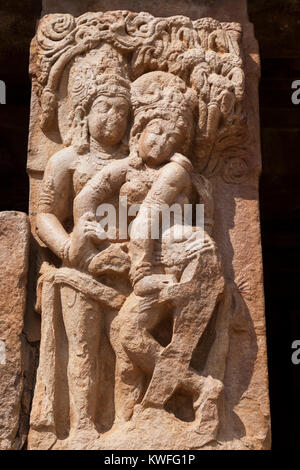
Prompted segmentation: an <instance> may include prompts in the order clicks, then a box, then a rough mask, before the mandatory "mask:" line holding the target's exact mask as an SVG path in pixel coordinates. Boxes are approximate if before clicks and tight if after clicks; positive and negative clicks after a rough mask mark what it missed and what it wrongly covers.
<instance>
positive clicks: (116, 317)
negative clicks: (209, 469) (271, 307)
mask: <svg viewBox="0 0 300 470" xmlns="http://www.w3.org/2000/svg"><path fill="white" fill-rule="evenodd" d="M100 3H101V2H95V3H94V4H93V5H94V6H93V9H95V8H96V7H95V5H97V7H99V8H100ZM117 3H118V2H116V4H117ZM119 3H120V2H119ZM119 3H118V4H119ZM132 3H134V4H135V5H136V6H137V5H138V6H140V5H141V2H128V4H130V5H131V4H132ZM142 3H143V10H145V9H146V8H145V6H146V5H145V4H148V3H147V2H142ZM72 5H73V8H74V10H72V13H73V12H75V13H76V14H79V13H83V11H82V9H84V5H82V4H80V5H79V3H76V4H74V3H72ZM183 5H185V6H186V9H183V10H184V11H181V13H183V12H184V13H186V14H187V15H191V18H192V20H193V21H191V19H190V18H188V17H184V16H180V17H172V16H170V17H169V15H171V14H175V13H178V11H177V9H176V8H178V6H183ZM234 5H237V2H235V1H234V0H232V1H230V0H228V1H226V0H224V1H222V2H203V3H202V4H201V5H200V4H199V3H198V2H174V4H172V6H171V7H170V11H169V9H168V14H166V8H165V7H164V8H165V9H164V11H162V10H163V8H162V9H160V10H159V12H160V14H161V15H162V16H164V17H163V18H162V17H153V16H152V15H151V14H149V13H140V14H138V13H130V12H126V11H115V12H107V13H95V14H93V13H87V14H84V15H83V16H81V17H79V18H75V17H74V16H72V15H70V14H59V15H57V14H56V15H50V16H47V17H45V18H44V19H43V20H42V21H41V22H40V25H39V28H38V32H37V36H36V38H35V40H34V41H33V44H32V61H31V72H32V75H33V100H32V115H31V129H30V145H29V148H30V152H29V159H28V168H29V173H30V176H31V209H30V212H31V220H32V227H33V234H34V236H35V237H36V240H37V241H38V243H39V244H40V247H41V248H40V256H39V266H40V267H41V269H40V278H39V281H38V287H37V311H40V312H41V313H42V328H41V346H40V363H39V368H38V374H37V383H36V388H35V392H34V399H33V407H32V412H31V430H30V433H29V441H28V442H29V448H30V449H49V448H52V449H75V448H82V449H89V448H93V449H105V448H109V449H117V448H122V449H126V448H127V449H128V448H135V449H141V448H145V449H154V448H156V449H157V448H161V449H167V448H169V449H180V448H181V449H192V448H193V449H195V448H197V449H208V448H216V449H231V448H232V449H263V448H268V447H269V445H270V439H269V426H270V423H269V403H268V384H267V369H266V347H265V324H264V311H263V291H262V269H261V252H260V235H259V213H258V175H259V171H260V153H259V131H258V100H257V82H258V74H259V61H258V53H257V44H256V41H255V39H254V37H253V31H252V27H251V25H250V24H249V23H248V22H247V19H246V16H245V8H244V7H245V3H244V2H243V4H242V6H243V8H240V9H239V10H235V9H234ZM239 5H240V3H239ZM113 6H114V5H113ZM77 7H79V8H80V9H79V10H77V9H76V8H77ZM89 7H91V8H92V6H91V5H90V4H89ZM198 7H199V8H198ZM64 8H66V9H67V10H68V4H67V3H65V4H64ZM122 8H124V5H123V4H122ZM191 8H194V10H193V13H191ZM133 9H134V8H133ZM137 9H138V8H137ZM152 9H153V5H152V6H151V7H149V10H151V12H152ZM60 11H61V9H60ZM64 11H66V10H64ZM155 14H156V15H158V14H159V13H158V12H156V13H155ZM204 14H205V15H207V16H210V17H203V15H204ZM212 17H213V18H212ZM197 18H198V19H197ZM237 19H238V20H239V21H240V22H241V23H242V25H240V24H237V23H233V22H228V21H237ZM45 51H46V52H45ZM66 117H67V118H66ZM246 119H247V122H246ZM120 196H122V197H125V196H126V197H127V201H128V203H129V206H130V207H131V208H133V206H134V205H135V204H139V208H138V212H137V213H136V216H135V218H134V217H133V219H134V220H133V222H132V218H127V214H126V221H125V225H126V228H127V226H128V224H129V223H130V222H132V223H131V234H130V237H128V238H127V237H125V239H124V236H121V223H120V225H118V226H117V229H118V230H116V232H115V233H116V238H115V237H113V234H112V232H113V230H112V229H113V224H111V225H110V229H111V230H112V231H111V232H110V234H109V237H108V239H106V240H104V239H103V233H104V231H103V227H102V228H101V226H100V224H99V214H98V210H97V209H98V206H99V205H101V204H103V203H106V204H107V203H110V204H112V205H113V207H114V208H115V207H117V209H118V210H119V211H120V212H121V209H120V206H119V205H118V198H119V197H120ZM200 202H201V203H204V206H205V214H204V215H205V224H204V227H201V226H200V225H198V224H197V223H196V220H193V221H192V222H191V226H190V231H189V232H188V233H185V234H184V235H183V234H182V233H181V234H180V229H181V228H182V221H181V222H176V223H174V224H173V225H172V226H171V227H169V228H168V229H164V230H162V232H160V234H159V238H158V240H157V241H155V243H154V242H153V240H151V238H149V236H147V235H148V233H147V230H148V227H147V224H148V223H149V222H150V224H151V223H152V221H153V220H154V216H155V214H156V213H157V212H158V209H159V208H160V207H161V206H162V205H163V204H165V205H167V206H171V205H173V204H174V203H178V204H179V205H180V207H182V206H183V204H187V203H190V204H192V205H193V210H196V204H198V203H200ZM147 210H152V212H150V213H148V212H147ZM153 214H154V215H153Z"/></svg>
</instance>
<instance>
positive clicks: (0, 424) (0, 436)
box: [0, 212, 30, 450]
mask: <svg viewBox="0 0 300 470" xmlns="http://www.w3.org/2000/svg"><path fill="white" fill-rule="evenodd" d="M29 235H30V228H29V221H28V216H27V215H26V214H23V213H21V212H1V213H0V264H1V271H0V449H1V450H10V449H19V448H20V446H21V445H22V444H23V443H24V442H23V441H24V436H23V435H22V432H21V433H20V432H19V426H20V413H21V400H22V392H23V371H24V363H23V361H24V355H23V350H22V330H23V318H24V312H25V306H26V284H27V268H28V246H29ZM25 438H26V436H25ZM22 440H23V441H22Z"/></svg>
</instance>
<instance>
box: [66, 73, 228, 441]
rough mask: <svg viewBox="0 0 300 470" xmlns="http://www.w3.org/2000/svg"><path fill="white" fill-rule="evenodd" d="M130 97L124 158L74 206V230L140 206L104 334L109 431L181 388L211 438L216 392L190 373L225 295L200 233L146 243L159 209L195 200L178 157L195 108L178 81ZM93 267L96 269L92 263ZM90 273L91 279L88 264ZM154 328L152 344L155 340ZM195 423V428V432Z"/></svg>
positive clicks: (137, 89)
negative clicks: (111, 413)
mask: <svg viewBox="0 0 300 470" xmlns="http://www.w3.org/2000/svg"><path fill="white" fill-rule="evenodd" d="M131 96H132V105H133V109H134V124H133V127H132V130H131V139H130V156H129V157H128V158H126V159H123V160H121V161H118V162H114V163H112V164H111V165H109V166H107V167H106V168H104V169H103V170H102V171H100V172H99V173H98V174H96V175H95V176H94V177H93V178H92V179H91V180H90V181H89V183H88V184H87V185H86V186H85V187H84V188H83V189H82V191H81V192H80V193H79V194H78V195H77V197H76V198H75V202H74V220H75V225H76V224H80V223H81V220H82V219H84V217H86V214H87V213H92V214H94V215H95V213H96V208H97V206H98V205H99V204H101V203H102V202H103V201H104V200H105V199H106V198H107V195H108V194H109V195H110V197H113V196H114V195H115V194H116V193H119V194H120V195H122V196H126V197H127V201H128V204H129V206H132V205H134V204H140V208H139V211H138V214H137V216H136V218H135V219H134V221H133V222H132V224H131V234H130V236H131V239H130V243H129V254H130V258H131V269H130V279H131V283H132V286H133V292H132V293H131V295H130V296H129V297H128V298H127V300H126V301H125V303H124V304H123V306H122V308H121V310H120V312H119V314H118V315H117V316H116V318H115V319H114V320H113V322H112V324H111V329H110V340H111V343H112V346H113V349H114V351H115V354H116V373H115V411H116V418H115V424H116V425H120V424H122V423H125V422H127V421H128V420H130V419H131V418H132V416H133V412H134V410H137V409H138V407H137V406H136V405H138V404H141V406H142V409H145V408H147V407H150V408H151V407H152V408H153V409H154V408H155V409H156V410H157V409H161V410H163V409H164V407H166V406H167V402H168V400H169V399H171V396H172V394H174V393H176V392H177V391H178V389H181V388H182V389H184V390H185V392H187V394H190V396H191V400H192V402H193V404H194V405H193V406H194V411H197V410H198V409H200V412H199V413H200V414H201V417H202V423H203V422H204V421H205V419H209V416H211V414H213V415H214V419H213V423H212V426H211V429H212V431H211V433H212V434H213V435H215V434H216V429H217V427H218V419H217V411H216V410H217V407H216V402H217V401H218V400H219V397H220V393H221V391H222V388H223V387H222V384H221V382H220V381H218V380H215V379H213V378H211V377H208V378H207V380H206V379H204V378H203V377H200V376H199V374H197V373H196V372H193V371H192V370H191V369H190V367H189V365H190V361H191V358H192V353H193V350H194V349H195V347H196V345H197V342H198V340H199V338H200V337H201V334H203V331H204V329H205V327H206V326H207V324H208V322H209V320H210V318H211V316H212V313H213V311H214V309H215V307H216V304H217V302H218V299H219V296H220V295H221V294H222V292H223V288H224V281H223V277H222V274H221V270H220V263H219V260H218V258H217V252H216V248H215V245H214V243H213V241H212V239H211V238H210V236H209V234H208V233H207V232H206V233H205V234H203V233H202V235H204V244H203V243H202V240H201V237H198V236H197V235H200V234H201V230H202V232H203V228H202V229H201V227H198V228H197V227H190V231H189V233H188V234H186V233H185V235H181V236H180V237H179V240H178V239H177V240H176V235H175V232H176V231H178V229H179V228H180V227H178V226H176V225H174V226H173V227H171V229H169V230H167V231H166V232H163V233H161V234H160V240H158V241H157V240H153V239H152V238H151V234H150V228H151V225H152V223H153V220H154V219H155V217H157V214H158V212H159V211H160V210H161V208H162V206H164V205H167V206H172V205H173V204H174V203H177V204H179V205H180V206H183V205H184V204H187V203H189V202H193V201H194V200H195V199H194V198H195V193H196V191H195V182H194V178H193V166H192V164H191V162H190V160H189V159H188V158H187V156H186V155H188V154H189V148H190V145H191V142H192V136H193V126H194V112H195V109H196V105H197V98H196V95H195V94H194V92H193V91H192V90H191V89H189V88H187V87H186V85H185V83H184V82H183V80H181V79H180V78H179V77H176V76H174V75H172V74H170V73H166V72H150V73H148V74H145V75H143V76H142V77H140V78H138V79H137V80H136V81H135V82H134V83H133V84H132V93H131ZM203 183H204V185H203ZM196 186H198V190H199V193H200V194H201V195H202V196H203V195H205V193H206V192H207V187H206V186H205V180H204V179H202V180H201V177H200V179H198V182H197V184H196ZM208 199H209V198H207V201H206V202H209V200H208ZM158 220H159V219H158ZM210 229H211V227H210ZM176 243H177V244H179V245H180V249H179V252H180V251H181V252H182V253H181V256H179V257H177V259H176V256H175V259H174V257H173V258H172V246H173V245H176ZM157 248H158V249H157ZM175 251H176V250H175ZM177 254H178V253H177ZM179 254H180V253H179ZM173 255H174V253H173ZM98 257H99V259H101V253H100V254H99V255H98ZM92 263H93V268H94V269H95V271H97V256H96V257H95V258H94V259H93V262H92ZM201 296H202V298H201ZM166 313H170V316H171V323H172V325H171V326H170V328H169V330H170V331H167V330H168V328H167V327H166V326H163V325H162V327H161V328H159V325H160V323H162V320H163V319H164V318H165V316H166ZM157 327H158V329H160V333H159V336H160V339H158V338H157V337H155V333H154V331H155V330H156V329H157ZM168 335H169V338H168V339H167V336H168ZM205 407H206V408H205ZM173 411H174V410H173ZM199 413H198V416H197V421H198V424H197V426H200V427H201V419H200V416H199ZM175 414H176V413H175ZM209 435H210V433H207V429H206V436H209Z"/></svg>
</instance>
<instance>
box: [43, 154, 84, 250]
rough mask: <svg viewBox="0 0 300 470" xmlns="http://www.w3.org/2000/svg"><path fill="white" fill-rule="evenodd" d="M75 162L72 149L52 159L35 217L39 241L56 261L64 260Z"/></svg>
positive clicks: (66, 248) (48, 166) (45, 176)
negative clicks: (64, 224)
mask: <svg viewBox="0 0 300 470" xmlns="http://www.w3.org/2000/svg"><path fill="white" fill-rule="evenodd" d="M74 159H75V154H74V151H73V149H72V148H68V149H63V150H62V151H60V152H58V153H56V154H55V155H53V156H52V157H51V158H50V160H49V162H48V164H47V167H46V170H45V174H44V178H43V186H42V192H41V196H40V201H39V208H38V214H37V233H38V235H39V237H40V239H41V240H42V241H43V242H44V243H45V244H46V245H47V246H48V248H50V250H51V251H52V252H53V253H55V254H56V255H57V256H58V257H59V258H61V259H64V257H65V256H66V253H67V251H68V248H69V245H70V237H69V235H68V233H67V232H66V230H65V228H64V226H63V223H64V222H65V221H66V220H67V219H68V218H70V216H71V215H72V200H71V193H72V187H71V184H72V174H71V172H70V167H71V165H72V162H73V161H74Z"/></svg>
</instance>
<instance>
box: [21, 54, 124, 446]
mask: <svg viewBox="0 0 300 470" xmlns="http://www.w3.org/2000/svg"><path fill="white" fill-rule="evenodd" d="M68 87H69V90H68V93H69V99H70V100H71V104H72V109H73V111H72V125H71V129H70V134H69V145H68V146H67V147H66V148H64V149H63V150H61V151H60V152H58V153H56V154H55V155H53V156H52V157H51V158H50V160H49V162H48V164H47V167H46V170H45V174H44V179H43V188H42V194H41V196H40V204H39V210H38V215H37V231H38V234H39V237H40V238H41V240H42V241H43V242H44V243H45V245H46V246H47V247H48V248H49V249H50V250H51V252H52V253H53V254H54V255H56V257H55V259H54V262H53V264H52V265H46V266H44V267H43V275H42V277H41V279H40V282H39V290H40V291H41V311H42V312H41V313H42V337H41V347H40V351H41V354H40V364H39V369H38V375H37V383H36V389H35V394H34V401H33V409H32V414H31V432H30V436H29V440H30V445H31V448H34V447H35V443H37V442H38V441H42V440H43V441H44V443H45V444H44V445H45V448H48V447H49V446H52V445H53V444H54V443H55V440H56V439H57V438H58V437H59V438H60V439H65V438H66V437H67V436H68V435H69V434H70V437H71V438H73V439H74V440H75V441H76V439H77V440H78V442H81V444H80V445H84V442H85V436H86V439H88V441H91V442H93V441H95V439H96V438H98V436H99V433H98V430H97V429H96V425H95V421H96V418H95V414H96V410H97V406H98V405H99V403H98V401H99V399H98V396H99V360H100V359H99V345H100V343H101V331H102V328H103V309H104V307H105V306H108V307H109V308H113V309H115V308H119V307H120V305H121V304H122V301H123V296H122V295H120V294H119V293H118V292H117V291H116V290H113V289H111V288H109V287H106V286H103V284H101V283H100V282H99V281H98V280H96V279H94V278H93V277H92V275H91V274H90V273H89V272H88V265H89V262H90V255H91V250H90V246H91V245H90V244H91V240H93V242H95V243H96V242H97V239H98V236H99V231H98V227H97V224H95V223H93V222H92V221H90V220H89V217H86V218H85V219H84V221H83V222H82V223H81V225H80V227H78V226H77V228H76V232H75V231H73V232H72V230H73V200H74V197H76V195H77V194H78V193H79V192H80V191H81V190H82V188H84V186H85V185H86V184H87V182H88V181H89V180H90V179H91V178H92V176H93V175H94V174H95V173H96V172H99V170H100V169H101V168H104V167H105V166H106V165H107V164H108V163H109V162H111V161H118V160H119V159H120V158H123V157H125V152H126V146H125V145H122V141H123V140H124V141H125V137H126V129H127V124H128V119H129V110H130V83H129V81H128V79H127V76H126V67H125V64H124V63H122V59H121V57H120V56H119V54H118V53H117V52H116V51H114V50H113V49H112V48H110V47H108V46H107V45H104V46H102V47H101V48H100V49H97V50H93V51H91V52H90V53H88V54H86V55H85V56H84V57H78V58H76V59H75V63H74V64H73V65H72V67H71V70H70V75H69V85H68ZM95 249H96V248H95ZM64 331H65V333H64ZM58 357H59V358H60V363H57V362H56V360H57V358H58ZM64 367H65V368H66V370H67V371H66V374H65V375H66V376H67V377H65V376H64ZM66 403H67V404H69V409H67V408H68V405H67V406H66Z"/></svg>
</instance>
